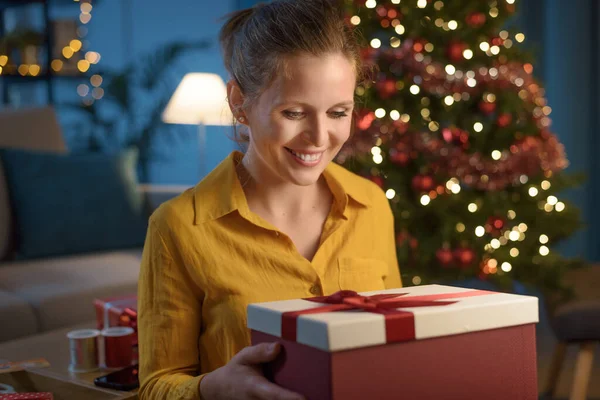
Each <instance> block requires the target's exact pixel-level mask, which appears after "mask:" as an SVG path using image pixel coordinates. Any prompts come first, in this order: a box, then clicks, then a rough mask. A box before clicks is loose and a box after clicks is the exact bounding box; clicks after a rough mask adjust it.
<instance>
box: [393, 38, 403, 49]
mask: <svg viewBox="0 0 600 400" xmlns="http://www.w3.org/2000/svg"><path fill="white" fill-rule="evenodd" d="M401 43H402V41H401V40H400V39H398V38H397V37H392V38H391V39H390V46H392V47H393V48H397V47H400V44H401Z"/></svg>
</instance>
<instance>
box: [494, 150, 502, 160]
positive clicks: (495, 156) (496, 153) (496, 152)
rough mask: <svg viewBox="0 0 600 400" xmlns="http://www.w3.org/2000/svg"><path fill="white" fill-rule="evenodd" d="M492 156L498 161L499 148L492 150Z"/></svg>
mask: <svg viewBox="0 0 600 400" xmlns="http://www.w3.org/2000/svg"><path fill="white" fill-rule="evenodd" d="M492 158H493V159H494V160H496V161H498V160H499V159H500V158H502V152H500V151H499V150H494V151H492Z"/></svg>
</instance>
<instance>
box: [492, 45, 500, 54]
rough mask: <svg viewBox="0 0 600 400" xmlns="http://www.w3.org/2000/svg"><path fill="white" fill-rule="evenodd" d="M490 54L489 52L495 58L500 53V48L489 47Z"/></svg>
mask: <svg viewBox="0 0 600 400" xmlns="http://www.w3.org/2000/svg"><path fill="white" fill-rule="evenodd" d="M490 52H491V53H492V54H493V55H495V56H497V55H498V53H500V47H498V46H496V45H494V46H492V47H490Z"/></svg>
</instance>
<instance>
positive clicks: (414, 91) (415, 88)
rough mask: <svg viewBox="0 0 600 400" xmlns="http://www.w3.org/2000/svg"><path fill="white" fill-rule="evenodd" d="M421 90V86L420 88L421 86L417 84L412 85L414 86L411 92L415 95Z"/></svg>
mask: <svg viewBox="0 0 600 400" xmlns="http://www.w3.org/2000/svg"><path fill="white" fill-rule="evenodd" d="M420 91H421V88H420V87H419V86H417V85H412V86H411V87H410V92H411V93H412V94H414V95H417V94H419V92H420Z"/></svg>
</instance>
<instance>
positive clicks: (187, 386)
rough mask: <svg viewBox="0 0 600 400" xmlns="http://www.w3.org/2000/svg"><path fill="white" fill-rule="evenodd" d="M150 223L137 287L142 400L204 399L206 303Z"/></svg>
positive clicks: (154, 224)
mask: <svg viewBox="0 0 600 400" xmlns="http://www.w3.org/2000/svg"><path fill="white" fill-rule="evenodd" d="M174 253H176V252H173V251H170V249H169V246H168V245H167V244H166V242H165V240H164V236H163V235H161V232H159V230H158V226H157V223H156V221H154V220H153V219H152V218H151V219H150V224H149V227H148V233H147V236H146V242H145V245H144V251H143V255H142V264H141V269H140V276H139V282H138V342H139V359H140V368H139V378H140V390H139V398H140V400H154V399H156V400H158V399H161V400H165V399H166V400H169V399H200V390H199V387H200V381H201V379H202V378H203V376H204V375H198V371H199V370H200V365H199V357H198V338H199V335H200V329H201V320H202V318H201V317H202V316H201V312H202V308H201V306H202V304H201V302H202V300H201V296H200V293H199V289H198V288H197V286H195V285H194V284H193V283H192V282H193V280H192V279H190V277H189V276H188V271H187V269H186V268H185V266H184V265H181V264H182V263H181V262H178V261H177V260H178V259H179V258H177V257H175V258H174V257H173V255H172V254H174Z"/></svg>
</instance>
